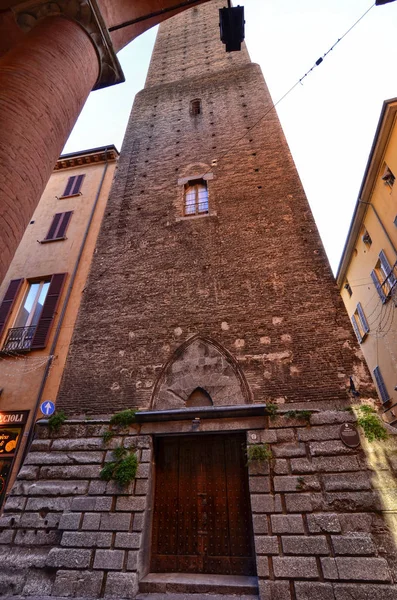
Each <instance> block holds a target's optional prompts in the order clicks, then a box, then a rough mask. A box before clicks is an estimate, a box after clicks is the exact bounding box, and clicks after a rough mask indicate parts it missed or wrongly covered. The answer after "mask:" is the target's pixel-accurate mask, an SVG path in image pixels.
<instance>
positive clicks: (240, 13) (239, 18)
mask: <svg viewBox="0 0 397 600" xmlns="http://www.w3.org/2000/svg"><path fill="white" fill-rule="evenodd" d="M244 23H245V21H244V7H243V6H232V5H231V2H230V0H228V2H227V8H226V7H225V8H220V9H219V27H220V30H221V41H222V42H223V43H224V44H225V45H226V52H235V51H238V50H241V43H242V42H243V41H244Z"/></svg>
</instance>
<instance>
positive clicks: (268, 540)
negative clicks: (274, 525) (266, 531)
mask: <svg viewBox="0 0 397 600" xmlns="http://www.w3.org/2000/svg"><path fill="white" fill-rule="evenodd" d="M255 552H256V554H279V552H280V550H279V546H278V538H277V537H276V536H271V535H255Z"/></svg>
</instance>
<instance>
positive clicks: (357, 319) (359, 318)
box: [351, 302, 369, 344]
mask: <svg viewBox="0 0 397 600" xmlns="http://www.w3.org/2000/svg"><path fill="white" fill-rule="evenodd" d="M351 320H352V325H353V329H354V332H355V334H356V337H357V339H358V341H359V342H360V344H361V342H363V341H364V339H365V338H366V336H367V334H368V333H369V325H368V321H367V319H366V316H365V314H364V310H363V307H362V306H361V303H360V302H359V303H358V304H357V308H356V310H355V311H354V313H353V315H352V318H351Z"/></svg>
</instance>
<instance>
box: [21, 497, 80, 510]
mask: <svg viewBox="0 0 397 600" xmlns="http://www.w3.org/2000/svg"><path fill="white" fill-rule="evenodd" d="M71 505H72V498H71V497H68V498H55V497H52V498H46V497H44V498H28V501H27V503H26V510H30V511H32V512H34V511H37V512H40V511H41V510H45V511H54V512H63V511H64V510H70V507H71Z"/></svg>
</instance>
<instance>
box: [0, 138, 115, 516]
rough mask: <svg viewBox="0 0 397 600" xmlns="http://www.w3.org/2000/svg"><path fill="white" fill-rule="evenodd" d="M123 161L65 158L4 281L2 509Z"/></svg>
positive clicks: (44, 405)
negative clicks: (114, 178)
mask: <svg viewBox="0 0 397 600" xmlns="http://www.w3.org/2000/svg"><path fill="white" fill-rule="evenodd" d="M117 159H118V151H117V150H116V148H115V147H114V146H113V145H110V146H108V147H101V148H95V149H91V150H86V151H82V152H77V153H73V154H68V155H63V156H61V157H60V159H59V160H58V161H57V163H56V166H55V169H54V172H53V174H52V176H51V178H50V180H49V182H48V184H47V186H46V188H45V191H44V193H43V196H42V197H41V200H40V203H39V205H38V207H37V209H36V211H35V212H34V215H33V217H32V219H31V221H30V224H29V225H28V227H27V229H26V231H25V234H24V236H23V238H22V241H21V243H20V245H19V247H18V249H17V252H16V253H15V256H14V258H13V261H12V263H11V265H10V268H9V269H8V272H7V274H6V277H5V278H4V280H3V282H2V284H1V286H0V510H1V505H2V503H3V501H4V498H5V497H6V494H7V490H8V489H9V488H10V486H11V484H12V482H13V480H14V477H15V475H16V473H17V471H18V469H19V467H20V464H21V462H22V460H23V457H24V453H25V451H26V448H27V446H28V445H29V443H30V441H31V439H32V435H33V426H34V423H35V421H36V420H37V419H38V418H40V417H43V416H48V415H49V414H50V413H51V411H52V409H53V407H52V404H55V401H56V396H57V392H58V388H59V385H60V382H61V378H62V372H63V368H64V365H65V361H66V356H67V352H68V349H69V345H70V342H71V337H72V333H73V328H74V325H75V322H76V318H77V313H78V310H79V306H80V301H81V298H82V294H83V293H84V286H85V283H86V279H87V276H88V272H89V269H90V265H91V260H92V256H93V253H94V250H95V244H96V240H97V237H98V233H99V229H100V226H101V222H102V218H103V214H104V211H105V207H106V203H107V199H108V196H109V192H110V187H111V183H112V180H113V176H114V171H115V168H116V164H117Z"/></svg>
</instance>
